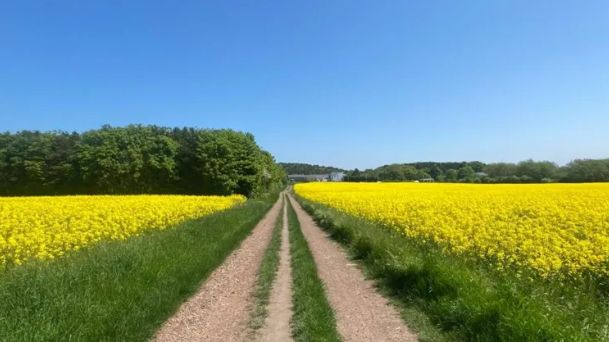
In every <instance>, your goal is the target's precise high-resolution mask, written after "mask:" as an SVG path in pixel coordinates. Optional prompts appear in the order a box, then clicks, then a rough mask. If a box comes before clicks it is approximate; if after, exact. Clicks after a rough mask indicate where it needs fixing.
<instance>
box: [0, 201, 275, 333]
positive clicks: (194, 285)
mask: <svg viewBox="0 0 609 342" xmlns="http://www.w3.org/2000/svg"><path fill="white" fill-rule="evenodd" d="M275 199H276V196H275V197H267V198H264V199H252V200H248V201H247V202H245V203H244V204H242V205H239V206H237V207H234V208H231V209H229V210H226V211H224V212H220V213H217V214H213V215H210V216H207V217H204V218H201V219H198V220H193V221H189V222H185V223H183V224H180V225H178V226H176V227H175V228H174V229H168V230H164V231H154V232H150V233H147V234H145V235H142V236H139V237H134V238H131V239H129V240H127V241H123V242H106V243H101V244H98V245H96V246H93V247H91V248H88V249H86V250H82V251H79V252H75V253H72V254H71V255H69V256H66V257H64V258H61V259H58V260H55V261H53V262H50V263H49V262H46V263H44V262H32V263H28V264H26V265H23V266H20V267H16V268H14V269H10V270H8V271H6V272H3V273H1V274H0V340H2V341H146V340H148V339H149V338H150V337H151V336H152V335H153V334H154V332H155V331H156V329H157V328H158V327H159V326H160V325H161V324H162V323H163V322H164V321H165V320H166V319H167V318H168V317H169V316H171V314H172V313H173V312H174V311H175V310H176V309H177V308H178V307H179V305H180V304H181V303H182V301H183V300H184V299H186V298H188V297H189V296H190V295H192V294H193V293H194V292H195V291H196V290H197V289H198V288H199V286H200V283H201V282H202V280H204V279H205V278H206V277H207V276H208V275H209V274H210V273H211V272H212V271H213V270H214V269H215V268H216V267H217V266H218V265H220V264H221V263H222V261H223V260H224V259H225V258H226V257H227V256H228V255H229V254H230V253H231V252H232V251H233V250H234V249H235V248H236V247H237V246H238V245H239V244H240V242H241V241H242V240H243V239H244V238H245V237H246V236H247V235H248V234H249V233H250V232H251V230H252V229H253V227H254V226H255V225H256V223H257V222H258V221H259V220H260V219H262V217H263V216H264V214H265V213H266V212H267V211H268V209H269V208H270V207H271V206H272V204H273V202H274V200H275Z"/></svg>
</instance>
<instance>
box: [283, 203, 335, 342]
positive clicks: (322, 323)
mask: <svg viewBox="0 0 609 342" xmlns="http://www.w3.org/2000/svg"><path fill="white" fill-rule="evenodd" d="M286 200H287V198H286ZM288 203H289V202H288ZM288 228H289V233H290V254H291V257H292V274H293V279H294V290H293V297H292V302H293V305H294V316H293V317H292V333H293V336H294V339H295V340H296V341H340V337H339V334H338V332H337V330H336V319H335V317H334V312H333V311H332V308H331V307H330V303H328V299H327V298H326V294H325V290H324V287H323V284H322V283H321V280H320V279H319V276H318V275H317V266H316V265H315V261H314V260H313V255H312V254H311V251H310V250H309V246H308V245H307V241H306V240H305V238H304V236H303V235H302V231H301V230H300V223H298V218H297V217H296V212H295V211H294V209H293V208H292V206H291V205H288Z"/></svg>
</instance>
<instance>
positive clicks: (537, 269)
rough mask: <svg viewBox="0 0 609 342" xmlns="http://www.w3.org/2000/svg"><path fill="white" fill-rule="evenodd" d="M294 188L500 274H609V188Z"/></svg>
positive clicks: (399, 185)
mask: <svg viewBox="0 0 609 342" xmlns="http://www.w3.org/2000/svg"><path fill="white" fill-rule="evenodd" d="M295 191H296V193H297V194H298V195H300V196H302V197H303V198H305V199H308V200H312V201H315V202H318V203H321V204H324V205H328V206H330V207H333V208H335V209H338V210H340V211H343V212H346V213H348V214H352V215H355V216H358V217H362V218H365V219H368V220H372V221H376V222H380V223H382V224H383V225H385V226H388V227H390V228H391V229H395V230H398V231H400V232H401V233H403V234H405V235H406V236H408V237H409V238H412V239H414V240H419V241H429V242H432V243H434V244H437V245H439V246H441V247H442V248H443V249H445V251H446V252H448V253H455V254H467V255H474V256H476V257H477V258H482V259H484V260H488V261H490V262H491V264H492V265H493V266H494V267H495V268H497V269H499V270H506V269H510V270H515V271H517V272H518V271H524V270H526V271H532V272H533V273H535V274H538V275H540V276H542V277H579V276H581V275H582V274H586V273H588V274H593V275H604V276H606V275H609V184H607V183H597V184H534V185H533V184H532V185H474V184H422V183H421V184H419V183H375V184H370V183H368V184H365V183H307V184H298V185H296V186H295Z"/></svg>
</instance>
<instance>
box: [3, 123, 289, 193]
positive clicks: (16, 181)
mask: <svg viewBox="0 0 609 342" xmlns="http://www.w3.org/2000/svg"><path fill="white" fill-rule="evenodd" d="M284 181H285V172H284V171H283V169H281V167H279V166H278V165H277V164H276V163H275V160H274V159H273V157H272V156H271V154H270V153H268V152H266V151H264V150H262V149H261V148H260V147H259V146H258V145H257V144H256V141H255V139H254V136H253V135H252V134H250V133H242V132H237V131H233V130H227V129H221V130H211V129H197V128H167V127H159V126H142V125H130V126H127V127H111V126H103V127H102V128H101V129H96V130H90V131H87V132H84V133H76V132H73V133H68V132H60V131H59V132H39V131H20V132H16V133H9V132H6V133H1V134H0V195H55V194H151V193H159V194H162V193H176V194H218V195H225V194H234V193H237V194H243V195H246V196H255V195H258V194H261V193H264V192H266V191H268V190H269V189H271V188H273V187H275V186H277V185H279V184H281V183H283V182H284Z"/></svg>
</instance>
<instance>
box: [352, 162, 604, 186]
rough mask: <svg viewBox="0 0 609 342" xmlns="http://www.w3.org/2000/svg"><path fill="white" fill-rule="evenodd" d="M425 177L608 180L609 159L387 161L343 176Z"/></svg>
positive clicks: (354, 178)
mask: <svg viewBox="0 0 609 342" xmlns="http://www.w3.org/2000/svg"><path fill="white" fill-rule="evenodd" d="M428 177H431V178H433V180H434V181H438V182H467V183H546V182H609V159H596V160H595V159H578V160H574V161H572V162H570V163H569V164H567V165H565V166H562V167H559V166H558V165H556V164H555V163H553V162H549V161H534V160H531V159H529V160H525V161H521V162H519V163H491V164H484V163H481V162H476V161H474V162H461V163H452V162H451V163H435V162H424V163H408V164H391V165H384V166H381V167H379V168H376V169H369V170H365V171H360V170H358V169H355V170H353V171H349V172H347V174H346V175H345V180H346V181H351V182H377V181H386V182H388V181H394V182H399V181H415V180H421V179H425V178H428Z"/></svg>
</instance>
